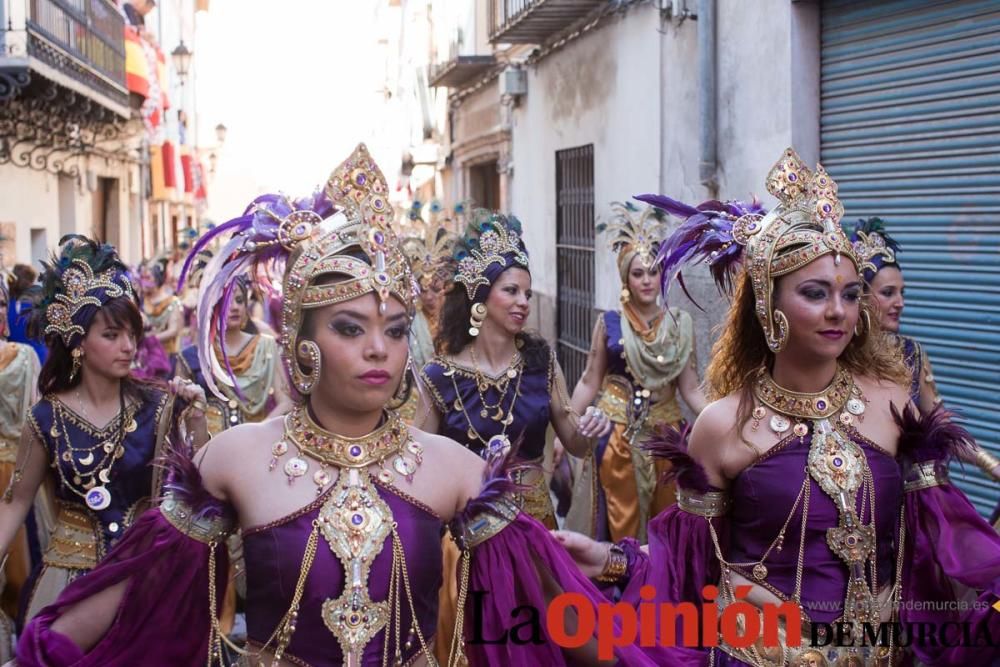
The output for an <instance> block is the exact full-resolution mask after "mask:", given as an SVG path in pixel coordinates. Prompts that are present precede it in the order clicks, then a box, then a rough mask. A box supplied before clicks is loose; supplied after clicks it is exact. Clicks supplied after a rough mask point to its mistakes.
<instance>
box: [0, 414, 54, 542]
mask: <svg viewBox="0 0 1000 667" xmlns="http://www.w3.org/2000/svg"><path fill="white" fill-rule="evenodd" d="M48 459H49V455H48V452H47V451H46V450H45V447H44V446H43V445H42V443H40V442H39V441H38V439H37V438H36V437H35V434H34V432H33V431H32V429H31V424H30V423H25V425H24V428H23V429H22V430H21V440H20V443H19V444H18V448H17V461H16V462H15V464H14V476H13V477H12V478H11V481H10V484H9V486H8V487H7V489H6V492H5V493H4V496H3V500H4V502H2V503H0V553H2V554H6V553H7V549H9V548H10V543H11V542H12V541H13V540H14V535H15V534H17V529H18V528H20V527H21V526H22V525H23V524H24V520H25V518H26V517H27V516H28V512H29V511H30V510H31V505H32V503H34V502H35V494H36V493H38V487H40V486H41V485H42V482H43V481H45V471H46V468H47V467H48Z"/></svg>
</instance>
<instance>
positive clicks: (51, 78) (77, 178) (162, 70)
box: [0, 0, 206, 268]
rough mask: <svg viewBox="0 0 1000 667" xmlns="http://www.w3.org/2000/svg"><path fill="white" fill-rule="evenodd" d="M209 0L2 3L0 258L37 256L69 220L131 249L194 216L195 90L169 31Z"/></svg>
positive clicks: (153, 249) (155, 241) (161, 240)
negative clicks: (189, 93) (191, 121)
mask: <svg viewBox="0 0 1000 667" xmlns="http://www.w3.org/2000/svg"><path fill="white" fill-rule="evenodd" d="M205 4H206V3H201V5H195V4H191V3H161V4H160V5H159V6H156V3H151V2H147V1H146V0H127V1H126V2H124V3H120V2H112V1H111V0H73V1H70V0H30V1H29V2H11V3H3V5H2V6H0V24H2V29H0V237H2V238H3V241H2V244H0V252H2V262H3V266H4V267H5V268H10V267H11V266H12V265H13V264H14V263H15V262H22V263H30V264H31V265H33V266H34V267H36V268H38V265H39V264H38V263H39V261H41V260H44V259H46V258H47V257H48V256H49V254H50V253H51V252H52V250H53V249H54V248H55V245H56V244H57V243H58V241H59V239H60V238H61V237H62V236H63V235H65V234H69V233H79V234H86V235H88V236H93V237H96V238H99V239H102V240H104V241H107V242H108V243H112V244H114V245H115V246H117V247H118V248H119V249H120V251H121V253H122V256H123V257H124V258H125V259H126V261H128V262H132V263H135V262H138V261H139V260H140V259H141V258H143V257H149V256H152V255H155V254H157V253H158V252H160V251H162V250H164V249H166V248H168V247H174V246H176V245H177V244H178V242H179V240H181V239H182V238H183V233H182V230H183V229H184V228H186V227H190V226H192V225H193V226H194V227H197V216H196V196H195V195H196V194H197V193H198V188H197V185H198V176H199V175H200V166H199V164H198V161H197V151H196V150H194V146H193V145H191V142H190V141H187V138H186V137H185V136H184V128H183V121H184V118H185V116H187V117H192V116H193V108H192V102H191V101H190V100H188V99H186V96H185V95H184V89H183V86H182V85H181V83H182V81H183V77H180V76H178V72H177V70H176V67H175V66H174V62H172V61H173V60H176V59H172V58H171V57H170V56H168V55H167V52H168V51H169V47H168V46H165V45H171V46H172V45H174V44H175V43H177V42H176V41H175V40H182V39H183V37H184V36H185V35H186V34H187V35H191V34H192V31H193V26H194V11H195V9H196V7H199V6H203V5H205ZM202 8H204V7H202ZM175 50H176V49H175ZM185 69H186V70H187V71H185V72H184V74H185V75H190V74H191V70H190V62H188V63H187V64H186V65H185ZM200 194H201V195H204V192H201V193H200Z"/></svg>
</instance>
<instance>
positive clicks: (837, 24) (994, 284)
mask: <svg viewBox="0 0 1000 667" xmlns="http://www.w3.org/2000/svg"><path fill="white" fill-rule="evenodd" d="M464 6H465V7H466V11H467V12H468V13H470V14H471V15H474V16H476V17H477V20H485V27H486V32H487V36H488V40H489V44H490V46H489V48H488V49H487V48H484V47H483V46H481V45H479V44H477V47H476V51H475V52H474V53H469V54H467V56H468V57H467V58H466V60H465V61H463V59H462V58H461V57H458V56H454V57H448V58H441V59H440V62H439V64H438V65H437V71H438V72H439V75H438V76H437V77H433V76H432V77H431V78H430V82H431V84H432V85H438V86H446V87H447V88H448V99H449V110H450V112H449V116H448V119H447V120H448V130H447V134H448V136H449V137H450V140H451V141H450V143H448V144H446V145H445V146H444V150H445V156H444V162H445V163H446V164H447V165H448V166H449V168H450V169H451V170H452V171H453V175H452V182H453V183H454V189H455V190H456V195H457V196H460V197H471V196H472V194H473V191H472V184H473V183H475V182H476V174H475V172H474V171H473V169H474V167H475V166H476V159H477V156H482V157H483V159H484V164H486V163H487V162H486V160H492V159H493V156H496V176H495V177H494V178H496V179H497V181H498V185H497V191H498V192H499V193H500V197H499V198H498V199H497V200H496V201H499V208H502V209H505V210H509V211H512V212H513V213H515V214H516V215H518V217H520V218H521V220H522V221H523V222H524V227H525V240H526V243H527V246H528V249H529V251H530V253H531V257H532V264H533V266H535V267H555V270H537V269H536V271H535V272H534V273H533V287H534V290H535V293H536V295H537V301H536V303H535V308H534V311H535V314H536V321H535V323H534V324H535V325H536V326H537V327H538V328H539V329H540V330H541V331H542V333H543V334H544V335H545V336H546V337H547V338H549V339H550V340H551V341H552V342H553V343H555V344H556V345H557V349H558V350H559V357H560V361H561V362H562V364H563V366H564V368H565V370H566V372H567V376H568V378H569V380H570V382H571V383H572V382H574V381H575V378H576V377H578V375H579V373H580V372H581V371H582V368H583V364H584V361H585V355H586V349H587V346H588V345H589V337H590V332H591V330H592V325H593V322H594V321H595V319H596V317H597V316H598V314H599V313H600V311H602V310H604V309H608V308H613V307H615V306H616V304H617V295H618V292H619V290H620V286H619V284H618V277H617V276H618V274H617V270H616V268H615V265H614V259H613V257H612V254H611V252H610V251H609V249H608V248H607V246H606V244H605V241H604V239H602V238H599V237H598V238H595V235H594V226H595V224H596V223H597V222H599V221H600V220H601V219H602V217H605V216H608V215H609V214H610V208H609V206H610V203H611V202H612V201H622V200H625V199H628V198H629V197H631V196H632V195H635V194H639V193H644V192H656V193H664V194H669V195H670V196H673V197H675V198H678V199H681V200H683V201H688V202H699V201H702V200H705V199H709V198H713V197H720V198H723V199H726V198H748V197H750V196H753V195H757V196H759V197H760V198H761V199H762V200H763V201H764V203H765V205H770V204H773V203H774V202H773V199H771V198H770V196H769V195H768V194H767V193H766V192H765V191H764V187H763V179H764V176H765V174H766V173H767V171H768V169H769V168H770V166H771V164H773V162H774V160H775V159H776V158H777V156H778V155H780V153H781V151H782V150H783V149H784V148H785V147H787V146H794V147H795V148H796V150H797V151H798V152H799V153H800V155H802V157H803V158H804V159H805V160H806V162H808V163H810V164H811V163H815V162H817V161H820V160H822V162H823V163H824V165H825V166H826V167H827V168H828V169H829V171H830V172H831V173H832V174H833V176H834V177H835V178H836V179H837V181H838V183H839V184H840V192H841V196H842V198H843V201H844V203H845V206H846V209H847V216H848V218H849V219H850V218H856V217H867V216H870V215H880V216H881V217H883V218H885V219H886V220H887V221H888V224H889V227H890V230H891V231H892V233H893V234H894V235H895V236H896V237H897V238H899V240H900V242H901V243H902V244H903V248H904V252H903V254H902V255H901V261H902V262H903V266H904V270H905V271H906V275H907V279H908V282H907V296H908V306H907V309H906V311H905V312H904V320H903V331H904V332H905V333H910V334H912V335H915V336H917V337H918V338H919V339H920V340H921V341H922V342H923V343H924V344H925V347H926V349H927V350H928V352H929V354H930V356H931V359H932V360H933V362H934V364H935V369H936V380H937V384H938V387H939V388H940V389H941V392H942V394H943V396H944V400H945V402H946V404H948V405H949V406H950V407H953V408H956V409H957V410H959V411H960V412H961V413H962V414H963V415H964V416H965V417H966V419H967V420H968V425H969V427H970V429H971V430H972V432H973V434H974V435H975V436H976V437H977V439H978V440H979V442H980V444H981V445H983V446H984V447H986V448H988V449H990V450H992V451H993V452H994V453H1000V451H998V450H1000V441H998V439H997V437H996V433H997V432H998V430H1000V428H998V427H1000V420H998V419H997V417H996V416H995V411H993V410H992V408H991V406H993V405H995V404H996V403H997V401H998V400H1000V376H998V375H997V372H996V369H997V368H1000V347H998V342H997V341H998V340H1000V335H998V334H1000V322H998V320H997V316H996V313H997V312H1000V308H998V307H1000V262H997V259H996V258H997V257H998V256H1000V255H998V251H1000V217H998V213H997V211H996V207H995V203H996V201H997V197H998V195H1000V170H998V169H997V166H998V165H997V160H998V158H997V155H1000V152H998V151H997V144H998V143H1000V123H998V121H997V118H998V117H1000V115H998V114H997V112H998V111H1000V108H998V104H1000V98H998V97H997V95H996V93H995V89H996V83H997V78H996V72H997V71H998V69H997V66H998V65H1000V59H998V58H1000V56H998V55H997V53H996V52H995V50H993V49H989V48H987V47H986V46H985V45H986V44H987V43H992V42H994V41H996V39H997V38H998V37H1000V8H998V7H997V6H996V3H990V2H987V1H985V0H957V1H955V2H949V3H939V2H933V1H932V0H891V1H887V2H879V3H870V2H861V1H859V0H826V1H819V0H802V1H796V0H760V1H759V2H752V3H751V2H743V1H741V0H673V1H671V0H657V1H650V0H616V1H613V2H607V1H603V0H594V1H587V0H583V1H580V2H573V3H566V2H559V1H557V0H507V1H502V0H491V1H489V2H468V3H464ZM477 25H478V23H477ZM444 52H445V51H443V50H442V49H439V51H438V53H444ZM472 57H474V58H475V59H472ZM489 58H492V61H490V60H489ZM463 66H464V67H465V70H463V69H462V68H463ZM463 71H464V72H465V74H463ZM442 73H443V74H442ZM466 74H467V75H466ZM470 157H471V158H472V159H470ZM686 277H687V281H686V282H687V286H688V288H689V290H690V292H691V293H692V295H693V296H694V297H695V298H696V300H697V301H698V303H699V304H700V305H701V306H702V307H703V308H704V310H701V309H699V308H698V307H695V306H694V305H692V304H690V303H688V302H687V300H686V299H685V298H684V297H683V296H681V295H679V294H678V295H677V296H674V297H673V298H672V301H671V303H672V304H675V305H679V306H681V307H684V308H687V309H688V310H690V312H691V314H692V316H693V317H694V320H695V327H696V334H697V336H696V338H697V353H698V358H699V362H700V364H701V366H702V367H704V365H705V364H706V363H707V360H708V358H709V353H710V349H711V345H712V342H713V341H714V340H715V337H716V336H715V333H714V332H715V329H716V327H717V326H718V325H719V324H720V321H721V318H722V316H723V314H724V312H725V310H726V308H727V304H726V302H725V301H724V300H723V299H721V298H720V297H719V296H718V294H717V293H716V291H715V288H714V285H713V283H712V282H711V280H710V279H709V276H708V274H707V272H705V271H702V272H698V271H694V272H692V273H691V275H690V276H688V275H687V274H686ZM945 323H947V326H946V325H945ZM956 478H957V479H959V483H960V484H962V485H963V486H964V488H965V490H966V491H967V492H968V493H969V495H970V497H971V498H972V500H973V502H975V503H976V505H977V507H978V508H979V509H980V510H981V511H982V512H984V513H988V512H989V511H991V510H992V509H993V505H994V504H995V503H996V501H997V494H996V491H995V489H994V488H992V487H991V486H990V485H989V484H988V483H987V482H986V480H985V478H983V477H982V476H980V475H979V473H978V472H970V471H961V470H959V471H956Z"/></svg>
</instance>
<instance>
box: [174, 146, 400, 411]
mask: <svg viewBox="0 0 1000 667" xmlns="http://www.w3.org/2000/svg"><path fill="white" fill-rule="evenodd" d="M387 191H388V187H387V185H386V182H385V177H384V176H383V175H382V172H381V171H380V170H379V168H378V166H377V165H376V164H375V161H374V160H373V159H372V158H371V156H370V155H369V153H368V149H367V147H365V145H364V144H359V145H358V147H357V148H356V149H355V150H354V152H353V153H352V154H351V156H350V157H349V158H348V159H347V160H345V161H344V162H343V163H342V164H341V165H340V166H339V167H337V168H336V169H335V170H334V171H333V173H332V174H331V175H330V178H329V179H328V180H327V183H326V186H325V188H324V190H323V191H322V192H316V193H314V194H313V195H312V197H308V198H305V199H298V200H294V201H292V200H289V199H288V198H287V197H285V196H283V195H263V196H261V197H258V198H257V199H255V200H254V201H253V202H252V203H251V204H250V206H249V207H248V208H247V209H246V211H245V213H244V214H243V216H241V217H239V218H236V219H234V220H230V221H229V222H227V223H225V224H222V225H220V226H218V227H216V228H215V229H213V230H212V231H210V232H208V233H206V234H205V235H203V236H202V237H201V238H200V239H199V240H198V243H197V244H196V245H195V246H194V248H192V251H191V254H190V255H189V256H188V259H187V261H186V262H185V265H184V270H183V272H182V280H183V279H184V278H186V277H187V275H188V273H189V271H190V269H191V265H192V262H193V260H194V257H195V255H196V254H197V253H198V252H199V251H200V250H201V249H202V248H204V247H205V246H206V245H208V244H209V243H212V242H213V241H215V240H216V239H219V238H220V237H222V236H225V235H231V237H230V238H229V239H228V240H227V241H225V242H224V243H223V246H222V248H221V250H220V251H219V252H218V253H217V254H216V256H215V257H214V258H212V260H211V261H210V262H209V264H208V266H207V267H206V269H205V276H206V278H205V279H204V280H203V281H202V284H201V287H200V291H199V297H198V302H199V307H198V331H199V340H198V355H199V358H200V361H201V363H202V367H203V368H211V367H212V366H211V365H210V364H211V357H210V355H212V354H213V352H212V342H213V341H214V340H218V341H220V343H221V344H222V354H223V364H224V366H225V367H226V368H225V370H226V372H227V373H229V374H230V376H231V375H232V369H231V368H230V367H229V361H228V353H227V351H226V348H225V329H226V316H225V314H226V312H227V311H228V310H229V305H230V303H231V301H232V298H233V295H234V293H235V291H236V289H237V277H238V276H240V275H242V274H247V273H249V274H250V275H252V276H253V277H254V279H255V282H256V284H257V285H258V286H260V287H261V288H263V289H264V290H266V291H268V292H271V293H275V292H279V291H280V294H281V300H282V313H281V332H280V341H279V343H280V346H281V350H282V356H283V358H284V361H285V365H286V368H287V370H288V372H289V374H290V376H291V379H292V382H293V384H294V385H295V388H296V389H297V390H298V391H299V393H301V394H308V393H309V392H311V391H312V389H313V387H314V386H315V383H316V381H317V380H318V378H319V364H318V363H316V364H314V365H313V367H312V372H311V373H308V374H307V373H306V372H304V371H303V370H302V368H301V366H300V364H299V362H298V359H297V349H298V346H299V329H300V326H301V323H302V311H303V310H305V309H311V308H321V307H323V306H326V305H329V304H333V303H340V302H343V301H349V300H351V299H355V298H357V297H360V296H363V295H365V294H369V293H374V294H375V295H376V297H377V298H378V300H379V302H380V307H381V308H383V309H384V307H385V304H386V301H387V300H388V299H389V298H390V297H391V296H395V297H396V298H398V299H399V300H400V301H401V302H402V303H403V304H404V305H405V306H406V308H407V310H408V312H410V313H411V314H412V312H413V306H414V295H415V284H414V282H413V274H412V272H411V271H410V267H409V263H408V262H407V261H406V258H405V257H404V255H403V253H402V251H401V249H400V246H399V241H398V239H397V237H396V234H395V232H394V231H393V229H392V225H391V224H390V221H391V219H392V208H391V206H390V205H389V202H388V200H387V199H386V193H387ZM282 270H283V275H284V278H283V280H282V282H281V286H280V288H279V287H278V286H276V285H275V284H274V283H273V281H272V280H271V276H273V275H281V271H282ZM333 274H336V275H341V276H345V277H346V279H344V280H341V281H337V282H333V283H329V284H317V282H321V281H319V279H320V278H321V277H323V276H327V275H333ZM209 276H211V278H209ZM216 304H221V307H219V308H215V306H216ZM303 342H304V343H307V342H308V341H303ZM313 347H315V345H313ZM315 354H318V349H317V350H315ZM206 380H207V382H208V384H209V387H210V388H211V389H212V391H213V392H216V393H218V390H217V388H216V387H215V383H214V382H213V381H212V379H211V378H210V377H206Z"/></svg>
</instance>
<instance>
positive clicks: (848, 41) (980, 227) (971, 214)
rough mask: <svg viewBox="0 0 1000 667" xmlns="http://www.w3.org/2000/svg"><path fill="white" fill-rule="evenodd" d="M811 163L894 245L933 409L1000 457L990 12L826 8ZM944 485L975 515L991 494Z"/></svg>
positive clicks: (995, 59)
mask: <svg viewBox="0 0 1000 667" xmlns="http://www.w3.org/2000/svg"><path fill="white" fill-rule="evenodd" d="M821 67H822V72H821V81H822V84H821V94H822V114H821V153H822V162H823V165H824V166H825V167H826V168H827V169H828V170H829V171H830V173H831V174H833V175H834V177H835V178H836V179H837V182H838V183H839V184H840V194H841V199H842V200H843V202H844V206H845V208H846V210H847V218H848V219H853V218H859V217H868V216H872V215H877V216H880V217H882V218H884V219H885V220H886V221H887V223H888V226H889V229H890V231H891V233H892V234H893V235H894V236H895V237H896V238H897V239H898V240H899V242H900V243H901V244H902V246H903V252H902V253H901V255H900V261H901V263H902V266H903V272H904V275H905V277H906V289H907V299H906V310H905V312H904V314H903V332H904V333H906V334H908V335H911V336H913V337H915V338H917V339H918V340H919V341H920V342H921V343H923V344H924V347H925V348H926V350H927V351H928V353H929V354H930V357H931V361H932V363H933V364H934V370H935V377H936V380H937V385H938V389H939V390H940V392H941V394H942V396H943V398H944V400H945V404H946V405H947V406H948V407H950V408H953V409H955V410H957V411H959V412H960V413H961V414H962V416H963V417H964V418H965V421H966V425H967V426H968V427H969V429H970V430H971V431H972V433H973V434H974V435H975V436H976V439H977V440H978V442H979V444H980V445H981V446H983V447H985V448H987V449H989V450H990V451H991V452H993V454H995V455H1000V439H998V433H1000V411H998V410H1000V3H997V2H996V1H995V0H954V1H952V2H947V1H943V0H894V1H887V2H869V1H868V0H829V1H826V2H824V3H823V10H822V65H821ZM952 479H953V480H954V481H955V482H956V483H957V484H958V485H959V486H960V487H962V489H963V490H964V491H965V492H966V493H967V494H968V495H969V497H970V499H971V500H972V501H973V503H974V504H975V505H976V507H977V509H978V510H979V511H980V512H981V513H982V514H984V515H987V516H988V515H989V514H990V513H991V512H992V511H993V508H994V507H995V506H996V503H997V499H998V495H1000V493H998V491H997V487H996V485H995V484H993V483H991V482H989V481H987V478H986V477H985V476H984V475H982V474H981V473H980V472H979V471H978V470H975V469H974V468H973V467H972V466H969V465H965V466H964V467H956V468H955V469H954V470H953V471H952Z"/></svg>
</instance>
